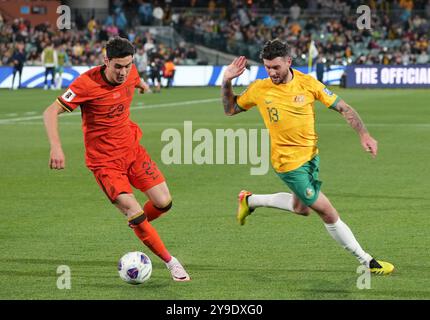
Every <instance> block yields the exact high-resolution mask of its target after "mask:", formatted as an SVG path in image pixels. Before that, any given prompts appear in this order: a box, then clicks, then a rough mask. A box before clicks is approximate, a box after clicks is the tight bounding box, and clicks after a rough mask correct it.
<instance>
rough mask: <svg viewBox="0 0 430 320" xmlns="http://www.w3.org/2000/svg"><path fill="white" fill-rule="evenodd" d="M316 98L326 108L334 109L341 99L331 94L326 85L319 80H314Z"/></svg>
mask: <svg viewBox="0 0 430 320" xmlns="http://www.w3.org/2000/svg"><path fill="white" fill-rule="evenodd" d="M313 87H314V90H313V93H314V96H315V99H317V100H319V101H321V102H322V103H323V104H324V105H325V106H326V107H328V108H333V107H335V106H336V104H337V103H338V102H339V100H340V97H338V96H337V95H336V94H335V93H333V92H331V91H330V90H329V89H328V88H327V87H326V86H325V85H324V84H322V83H321V82H319V81H318V80H314V85H313Z"/></svg>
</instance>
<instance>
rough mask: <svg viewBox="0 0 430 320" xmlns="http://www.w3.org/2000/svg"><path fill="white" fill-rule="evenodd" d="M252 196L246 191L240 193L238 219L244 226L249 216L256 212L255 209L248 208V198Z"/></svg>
mask: <svg viewBox="0 0 430 320" xmlns="http://www.w3.org/2000/svg"><path fill="white" fill-rule="evenodd" d="M250 195H252V193H251V192H249V191H246V190H242V191H241V192H239V195H238V198H239V207H238V208H237V215H236V218H237V221H238V222H239V224H240V225H242V226H243V225H244V224H245V219H246V217H247V216H249V215H250V214H251V213H252V212H253V211H254V209H250V208H249V206H248V200H247V198H248V197H249V196H250Z"/></svg>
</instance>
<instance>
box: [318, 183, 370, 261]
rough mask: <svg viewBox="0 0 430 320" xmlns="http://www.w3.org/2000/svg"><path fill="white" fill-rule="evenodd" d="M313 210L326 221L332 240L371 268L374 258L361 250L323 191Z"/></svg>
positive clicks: (325, 224)
mask: <svg viewBox="0 0 430 320" xmlns="http://www.w3.org/2000/svg"><path fill="white" fill-rule="evenodd" d="M311 208H312V209H314V210H315V211H316V212H317V213H318V214H319V216H320V217H321V219H322V220H323V221H324V226H325V228H326V229H327V231H328V233H329V234H330V235H331V236H332V238H333V239H334V240H335V241H336V242H337V243H339V244H340V245H341V246H342V247H343V248H344V249H346V250H347V251H349V252H350V253H351V254H352V255H353V256H354V257H356V258H357V259H358V261H359V262H360V263H361V264H364V265H366V266H369V262H370V261H371V260H372V257H371V256H370V255H369V254H368V253H366V252H365V251H364V250H363V249H362V248H361V246H360V244H359V243H358V241H357V240H356V239H355V237H354V234H353V233H352V231H351V229H350V228H349V227H348V226H347V225H346V224H345V223H344V222H343V221H342V220H341V219H340V217H339V214H338V213H337V211H336V209H335V208H334V207H333V205H332V204H331V203H330V201H329V199H328V198H327V197H326V196H325V195H324V194H323V193H322V192H321V191H320V192H319V195H318V198H317V200H316V201H315V203H314V204H312V205H311Z"/></svg>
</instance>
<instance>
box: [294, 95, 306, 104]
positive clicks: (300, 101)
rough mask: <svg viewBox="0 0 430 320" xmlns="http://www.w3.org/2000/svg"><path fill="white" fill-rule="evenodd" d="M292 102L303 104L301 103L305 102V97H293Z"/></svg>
mask: <svg viewBox="0 0 430 320" xmlns="http://www.w3.org/2000/svg"><path fill="white" fill-rule="evenodd" d="M294 102H296V103H303V102H305V96H303V95H300V96H295V97H294Z"/></svg>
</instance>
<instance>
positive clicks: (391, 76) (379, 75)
mask: <svg viewBox="0 0 430 320" xmlns="http://www.w3.org/2000/svg"><path fill="white" fill-rule="evenodd" d="M346 86H347V87H348V88H357V87H360V88H430V64H424V65H409V66H402V65H399V66H392V65H390V66H389V65H349V66H347V67H346Z"/></svg>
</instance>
